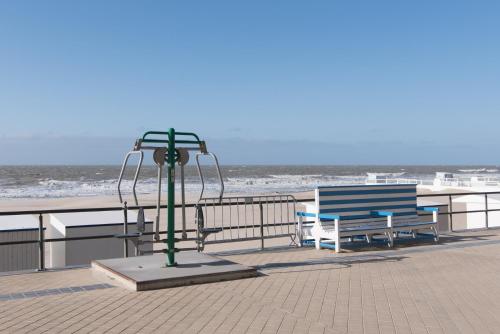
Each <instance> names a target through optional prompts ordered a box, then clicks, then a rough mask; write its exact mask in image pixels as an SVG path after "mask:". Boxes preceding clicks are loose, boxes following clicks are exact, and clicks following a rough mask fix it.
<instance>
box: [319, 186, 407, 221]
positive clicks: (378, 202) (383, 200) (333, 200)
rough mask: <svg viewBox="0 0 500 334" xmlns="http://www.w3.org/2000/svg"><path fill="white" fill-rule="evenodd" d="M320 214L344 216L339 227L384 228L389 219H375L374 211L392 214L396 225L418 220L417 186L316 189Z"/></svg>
mask: <svg viewBox="0 0 500 334" xmlns="http://www.w3.org/2000/svg"><path fill="white" fill-rule="evenodd" d="M315 198H316V207H317V208H318V209H319V213H320V214H335V215H339V216H341V219H340V224H341V225H343V226H346V225H370V224H377V225H380V224H383V223H386V222H387V218H385V217H381V218H374V217H373V215H372V213H371V212H372V211H391V212H393V213H394V216H393V224H397V222H398V221H402V220H414V219H415V217H417V185H416V184H384V185H376V184H375V185H351V186H327V187H318V188H317V189H316V196H315Z"/></svg>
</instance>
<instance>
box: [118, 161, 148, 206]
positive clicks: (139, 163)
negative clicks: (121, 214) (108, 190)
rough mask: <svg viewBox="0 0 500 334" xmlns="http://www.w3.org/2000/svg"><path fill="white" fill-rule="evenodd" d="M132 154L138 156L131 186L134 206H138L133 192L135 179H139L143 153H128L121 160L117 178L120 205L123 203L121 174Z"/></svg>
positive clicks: (135, 183)
mask: <svg viewBox="0 0 500 334" xmlns="http://www.w3.org/2000/svg"><path fill="white" fill-rule="evenodd" d="M133 154H138V155H139V162H138V164H137V168H136V170H135V175H134V183H133V185H132V193H133V194H134V202H135V205H139V203H138V201H137V194H136V192H135V186H136V185H137V179H138V178H139V172H140V170H141V167H142V161H143V160H144V153H143V152H142V151H130V152H128V153H127V155H126V156H125V159H124V160H123V164H122V169H121V171H120V176H119V177H118V197H119V199H120V203H123V198H122V192H121V184H122V179H123V174H124V173H125V168H126V167H127V162H128V159H129V158H130V156H131V155H133Z"/></svg>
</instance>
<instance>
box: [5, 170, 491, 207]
mask: <svg viewBox="0 0 500 334" xmlns="http://www.w3.org/2000/svg"><path fill="white" fill-rule="evenodd" d="M120 168H121V167H120V166H0V198H4V199H14V198H61V197H79V196H100V195H116V194H117V181H118V176H119V174H120ZM499 170H500V167H499V166H380V165H377V166H359V165H345V166H340V165H336V166H295V165H294V166H279V165H272V166H262V165H258V166H255V165H251V166H250V165H234V166H222V167H221V172H222V175H223V181H224V188H225V193H226V194H228V193H229V194H230V193H239V194H241V193H244V194H262V193H273V194H274V193H294V192H301V191H308V190H312V189H314V188H315V187H316V186H321V185H338V184H362V183H364V182H365V180H366V178H367V174H368V173H378V174H381V175H385V176H387V177H388V178H401V179H415V180H422V181H424V183H428V184H431V183H432V180H433V179H434V176H435V173H436V172H449V173H453V174H454V175H455V176H459V177H460V176H464V177H465V176H470V175H482V176H487V177H492V178H500V171H499ZM133 172H134V170H133V168H130V169H129V170H127V172H126V173H125V177H124V180H123V182H122V189H123V193H124V194H127V193H130V192H131V187H132V178H133ZM202 172H203V175H204V177H205V187H206V188H205V189H206V191H207V192H211V193H213V194H214V195H215V194H217V193H218V192H219V190H220V185H219V181H218V178H217V173H216V170H215V167H214V166H208V165H207V166H202ZM165 174H166V173H164V176H165ZM179 176H180V173H179V170H178V169H177V170H176V180H177V181H179ZM164 181H165V178H163V181H162V182H163V183H164ZM176 187H177V189H179V187H180V185H179V182H177V185H176ZM156 189H157V168H156V167H155V166H152V165H149V166H143V167H142V169H141V173H140V177H139V180H138V183H137V188H136V190H137V193H138V194H151V193H154V192H155V191H156ZM185 189H186V191H187V192H188V193H197V192H199V191H200V190H201V183H200V178H199V175H198V171H197V169H196V167H195V166H189V165H188V166H186V167H185Z"/></svg>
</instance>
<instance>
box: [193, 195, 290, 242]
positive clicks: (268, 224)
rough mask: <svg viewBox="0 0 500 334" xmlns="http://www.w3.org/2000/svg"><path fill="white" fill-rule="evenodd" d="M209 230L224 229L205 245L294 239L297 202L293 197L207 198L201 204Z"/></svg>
mask: <svg viewBox="0 0 500 334" xmlns="http://www.w3.org/2000/svg"><path fill="white" fill-rule="evenodd" d="M198 204H199V205H200V208H201V209H202V210H203V216H204V219H205V227H208V228H214V229H220V232H218V233H213V234H212V235H210V236H209V237H208V238H207V239H206V241H205V242H204V243H205V244H214V243H223V242H232V241H250V240H260V241H261V248H264V240H265V239H270V238H280V237H286V236H294V235H295V228H294V227H293V226H294V224H295V212H296V211H297V210H296V205H297V200H296V199H295V197H294V196H292V195H262V196H233V197H224V198H222V199H221V198H218V197H217V198H215V197H214V198H205V199H202V200H200V201H199V203H198Z"/></svg>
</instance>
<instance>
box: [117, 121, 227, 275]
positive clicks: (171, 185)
mask: <svg viewBox="0 0 500 334" xmlns="http://www.w3.org/2000/svg"><path fill="white" fill-rule="evenodd" d="M145 150H151V151H153V161H154V163H155V164H156V166H157V171H158V175H157V200H156V217H155V236H154V239H155V241H156V242H165V245H166V249H165V252H166V254H167V263H166V265H167V267H171V266H175V265H176V262H175V252H176V251H177V249H176V248H175V242H176V241H180V240H182V239H186V238H187V233H186V211H185V183H184V181H185V180H184V167H185V166H186V164H187V163H188V162H189V151H195V152H197V153H196V164H197V169H198V174H199V176H200V181H201V185H202V189H201V194H200V199H202V198H203V192H204V189H205V181H204V175H203V172H202V168H201V166H200V161H199V157H201V156H209V157H211V158H212V159H213V161H214V165H215V167H216V170H217V175H218V177H219V182H220V192H219V198H220V200H222V197H223V193H224V182H223V179H222V173H221V171H220V167H219V162H218V160H217V157H216V156H215V154H213V153H211V152H208V151H207V147H206V144H205V142H204V141H202V140H200V138H199V137H198V135H196V134H195V133H192V132H178V131H175V129H173V128H170V129H169V130H168V131H166V132H163V131H148V132H146V133H144V134H143V136H142V137H141V138H139V139H137V140H136V142H135V145H134V148H133V150H132V151H130V152H128V153H127V155H126V156H125V159H124V161H123V164H122V168H121V171H120V176H119V180H118V196H119V199H120V203H122V202H123V198H122V194H121V189H120V187H121V182H122V179H123V176H124V171H125V168H126V166H127V164H128V161H129V158H130V156H132V155H138V156H139V160H138V164H137V167H136V172H135V174H134V179H133V183H132V193H133V196H134V200H135V203H136V205H137V206H138V205H139V204H138V201H137V195H136V190H135V188H136V185H137V179H138V177H139V173H140V170H141V166H142V163H143V159H144V151H145ZM176 164H177V165H178V166H179V168H180V180H181V210H182V239H176V238H175V167H176ZM165 165H166V168H167V178H166V188H167V189H166V192H167V238H166V239H165V240H161V239H160V236H159V230H160V229H159V227H160V210H161V200H162V197H161V194H162V178H163V169H164V167H165ZM202 221H203V218H202V217H201V223H202ZM197 222H200V217H198V216H197ZM218 231H220V229H216V228H215V229H214V228H211V229H206V228H203V224H202V227H201V229H200V228H198V238H199V237H200V235H201V237H202V238H203V240H204V239H205V238H206V236H207V235H208V234H210V233H216V232H218Z"/></svg>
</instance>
